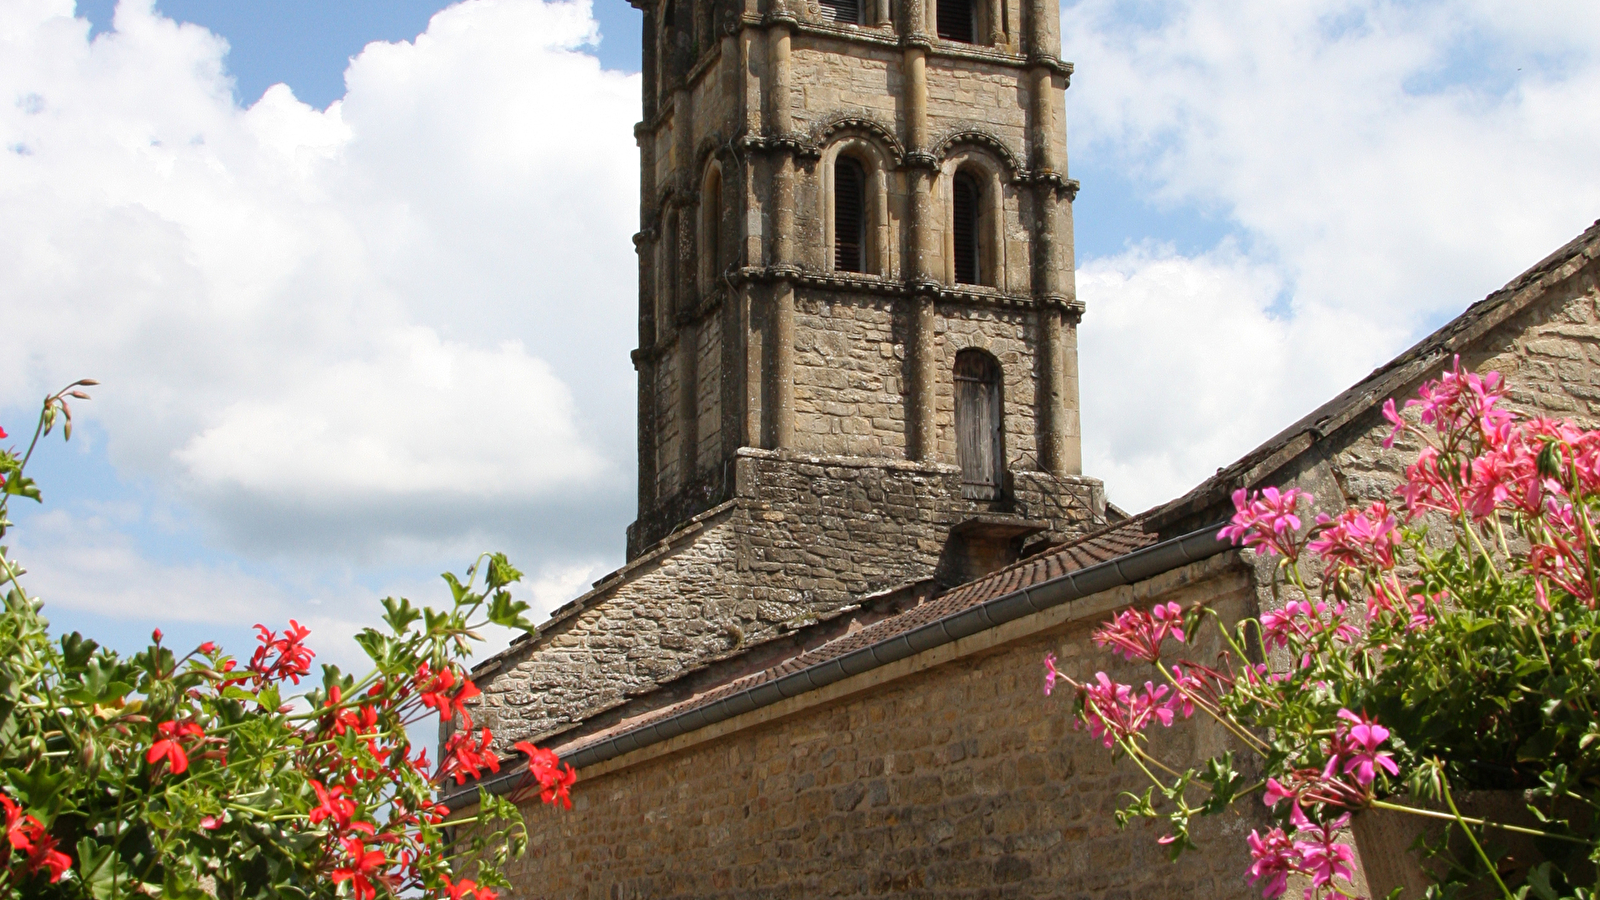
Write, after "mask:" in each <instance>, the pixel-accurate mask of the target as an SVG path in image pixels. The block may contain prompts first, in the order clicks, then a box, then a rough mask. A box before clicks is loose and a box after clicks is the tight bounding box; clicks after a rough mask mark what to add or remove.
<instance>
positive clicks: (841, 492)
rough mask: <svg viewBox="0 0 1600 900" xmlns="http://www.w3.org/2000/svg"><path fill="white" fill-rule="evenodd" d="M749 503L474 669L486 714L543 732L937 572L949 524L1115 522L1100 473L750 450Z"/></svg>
mask: <svg viewBox="0 0 1600 900" xmlns="http://www.w3.org/2000/svg"><path fill="white" fill-rule="evenodd" d="M734 477H735V491H734V499H733V500H732V501H731V502H729V503H727V504H724V505H722V506H721V507H718V508H717V509H715V510H712V511H710V512H708V513H706V514H703V515H702V516H700V517H697V519H696V520H695V521H694V522H693V523H692V524H691V526H690V527H689V528H687V529H685V530H684V532H683V533H682V534H680V535H678V536H677V537H675V538H669V539H668V540H667V541H663V542H662V544H661V545H660V546H658V547H657V548H655V549H654V550H651V551H649V552H646V553H644V554H642V555H641V556H640V557H639V558H638V559H636V560H634V561H633V562H632V563H630V564H629V565H628V566H627V567H625V568H623V569H621V570H619V571H618V572H617V573H616V574H615V575H614V576H612V577H611V578H609V579H607V580H605V581H602V582H600V585H599V587H597V588H596V589H595V590H594V591H592V592H591V593H589V594H587V595H585V596H584V597H581V598H579V599H578V600H575V601H573V602H572V603H570V604H568V605H567V606H565V607H562V608H561V609H559V610H557V611H556V613H555V615H554V616H553V618H552V620H551V621H550V622H549V623H546V625H544V626H542V631H543V634H542V635H541V637H540V638H539V639H538V640H536V641H529V642H524V643H522V644H516V645H513V646H512V647H511V648H509V649H508V650H506V651H505V652H503V653H502V654H500V655H499V656H497V657H494V658H493V659H491V660H489V661H488V662H486V663H484V664H483V665H481V666H480V667H479V668H478V669H477V670H475V673H474V677H475V679H476V680H477V681H478V684H479V686H480V687H481V688H482V689H483V692H484V696H483V701H482V704H481V706H480V708H479V710H478V712H476V713H475V716H476V717H479V718H482V719H483V720H484V724H487V725H489V726H490V727H492V728H493V729H494V730H495V734H496V736H497V737H498V738H500V739H501V740H503V741H505V742H506V743H508V744H509V743H510V742H514V741H517V740H522V739H524V738H534V739H543V738H545V737H547V736H549V735H552V734H555V733H558V732H560V731H562V730H565V729H566V728H568V727H571V726H572V725H573V724H574V723H576V722H579V721H581V720H583V719H585V718H588V717H590V716H593V715H595V714H597V713H599V712H601V711H604V710H606V709H610V708H612V707H615V706H617V705H619V704H620V703H622V702H623V701H624V700H625V699H626V698H628V697H630V696H634V695H637V694H641V693H646V692H649V691H651V690H652V689H654V688H655V686H656V685H658V684H660V683H662V682H664V681H667V680H670V679H672V678H674V677H677V676H678V675H681V674H683V673H686V672H688V671H691V670H693V669H695V668H698V667H700V666H702V665H705V664H706V663H708V662H710V661H712V660H716V659H720V658H723V657H726V656H729V655H732V654H734V653H738V652H741V651H743V650H745V649H748V648H749V647H751V646H753V645H755V644H758V643H761V642H764V641H766V640H769V639H771V638H773V637H776V636H779V635H781V634H784V633H786V630H789V629H793V628H795V627H799V625H801V624H804V623H809V622H811V621H815V620H816V619H818V618H826V617H830V616H832V615H835V614H837V612H838V611H839V609H840V608H841V607H845V606H848V605H850V604H852V603H854V602H856V601H857V600H858V599H859V598H860V597H862V596H864V595H867V594H870V593H873V592H876V591H879V590H883V589H886V588H889V587H894V586H898V585H901V584H905V583H907V582H910V581H916V580H919V579H923V578H928V577H930V576H932V575H933V574H934V573H935V571H936V570H937V569H938V567H939V564H940V561H941V555H942V554H943V552H944V550H945V545H946V539H947V538H948V535H949V531H950V528H951V527H952V526H953V525H956V524H958V523H960V522H962V521H964V520H966V519H969V518H971V517H973V516H975V515H980V514H996V513H1003V514H1010V515H1017V516H1022V517H1025V518H1031V519H1038V520H1043V521H1046V522H1048V523H1049V525H1050V528H1051V530H1052V532H1054V533H1055V534H1057V535H1069V534H1082V533H1085V532H1087V531H1090V530H1092V529H1094V528H1096V527H1098V526H1099V524H1101V523H1103V522H1104V520H1105V497H1104V494H1103V492H1102V489H1101V487H1100V485H1099V483H1098V482H1096V481H1093V480H1091V479H1083V478H1066V479H1057V478H1053V477H1051V476H1048V475H1044V474H1041V473H1031V474H1029V475H1028V476H1027V477H1025V478H1024V477H1019V479H1018V482H1019V490H1016V491H1015V492H1014V494H1013V496H1012V498H1010V499H1008V500H1003V501H970V500H962V499H961V497H960V490H959V485H958V479H959V477H960V473H959V471H958V470H957V469H955V467H953V466H942V465H937V464H932V465H930V464H915V463H906V462H898V461H893V460H883V459H877V460H871V459H867V460H864V459H851V458H841V457H803V456H800V457H792V456H782V455H779V454H777V453H774V452H772V451H758V450H743V451H740V456H739V458H738V460H737V462H736V467H735V476H734Z"/></svg>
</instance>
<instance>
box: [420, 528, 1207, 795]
mask: <svg viewBox="0 0 1600 900" xmlns="http://www.w3.org/2000/svg"><path fill="white" fill-rule="evenodd" d="M1220 527H1221V526H1220V525H1211V526H1209V527H1206V528H1202V529H1200V530H1198V531H1192V532H1190V533H1188V534H1186V535H1183V536H1181V537H1176V538H1171V539H1170V540H1165V541H1162V542H1161V543H1159V544H1152V545H1151V546H1149V547H1143V548H1140V549H1138V550H1135V551H1133V552H1132V553H1127V554H1124V555H1122V556H1119V557H1117V558H1115V559H1111V560H1107V561H1106V562H1103V563H1097V564H1095V565H1092V566H1089V567H1087V568H1083V569H1079V570H1077V571H1075V572H1068V573H1066V574H1064V575H1059V576H1057V577H1055V578H1051V579H1049V580H1047V581H1042V582H1040V583H1038V584H1036V585H1033V586H1031V587H1026V588H1023V589H1021V590H1018V591H1013V592H1011V593H1009V594H1002V595H1001V596H999V597H995V598H993V599H991V600H986V601H984V602H983V603H980V604H978V605H977V606H973V607H970V608H968V609H964V610H962V611H960V612H958V613H955V614H953V615H950V616H946V617H945V618H943V619H936V620H934V621H932V622H928V623H927V624H925V625H920V626H918V627H916V628H914V629H912V630H910V631H908V632H906V633H904V634H900V635H896V636H895V637H892V638H887V639H885V640H882V641H879V642H878V643H875V644H870V645H868V646H866V647H862V648H861V649H859V650H852V651H851V652H849V653H846V654H844V655H843V656H839V657H836V658H834V659H830V660H826V661H824V662H820V663H817V664H815V665H812V666H807V667H806V668H804V669H801V670H800V671H798V672H791V673H789V674H788V675H785V676H783V677H781V678H777V679H774V680H772V681H766V682H762V683H761V684H758V685H755V686H754V687H751V688H749V689H747V690H743V691H740V692H739V693H737V694H734V695H732V696H729V697H724V698H722V699H721V700H718V701H716V702H714V703H709V704H707V705H705V706H703V707H697V708H694V709H689V710H685V711H684V712H681V713H678V714H677V715H673V716H669V717H667V718H665V719H662V720H661V721H659V722H652V723H651V724H649V725H646V726H644V727H642V728H638V729H635V730H633V731H626V732H623V733H621V734H618V735H613V736H612V737H609V738H606V739H605V740H603V741H600V742H598V743H595V744H590V745H589V746H587V747H584V748H583V749H581V750H579V751H578V752H576V753H574V754H572V755H571V756H568V757H565V758H564V759H563V760H562V761H563V762H566V763H570V764H571V765H572V767H573V768H576V769H583V768H585V767H587V766H592V765H595V764H596V763H601V762H605V761H606V760H608V759H614V758H616V757H618V756H621V755H623V754H624V753H630V752H632V751H634V750H638V749H639V748H641V747H648V746H650V745H651V744H656V743H660V742H661V741H665V740H670V739H672V738H675V737H677V736H678V735H681V734H687V733H688V732H691V731H696V730H698V729H701V728H704V727H706V726H708V725H714V724H716V723H718V722H722V721H725V720H727V719H731V718H733V717H734V716H739V715H743V714H744V713H747V712H751V711H753V710H757V709H761V708H762V707H764V706H771V705H772V704H774V703H777V702H778V701H780V700H785V699H788V698H789V697H795V696H798V695H800V694H804V693H807V692H808V691H813V690H816V689H817V688H821V687H825V686H827V685H830V684H833V683H834V682H836V681H842V680H844V679H846V678H849V677H850V676H852V675H859V674H861V673H862V672H868V671H871V670H872V669H876V668H878V667H879V666H886V665H888V664H889V663H892V662H897V661H899V660H902V659H905V658H906V657H909V656H915V655H916V654H918V653H922V652H923V651H926V650H932V649H933V648H935V647H940V646H943V645H945V644H950V643H954V642H956V641H958V640H960V639H962V638H964V637H970V636H971V635H974V634H977V633H979V632H981V631H987V630H989V629H991V628H996V627H998V626H1000V625H1003V624H1005V623H1006V622H1010V621H1013V620H1015V619H1020V618H1022V617H1023V616H1027V615H1031V614H1033V613H1036V612H1043V611H1044V610H1047V609H1050V608H1052V607H1056V606H1060V605H1061V604H1063V603H1068V602H1071V601H1073V600H1077V599H1079V598H1082V597H1088V596H1092V595H1094V594H1099V593H1102V592H1104V591H1108V590H1111V589H1112V588H1117V587H1122V586H1123V585H1128V584H1133V583H1134V582H1138V581H1143V580H1144V579H1146V578H1151V577H1154V576H1156V575H1159V574H1161V573H1162V572H1166V571H1169V570H1171V569H1175V568H1177V567H1179V566H1182V565H1187V564H1189V563H1193V562H1199V561H1200V560H1202V559H1207V558H1209V557H1212V556H1216V555H1217V554H1219V553H1222V552H1223V551H1225V550H1231V549H1233V544H1231V543H1229V542H1227V541H1222V540H1218V539H1217V530H1218V528H1220ZM522 775H523V772H522V770H521V769H520V768H519V769H518V770H517V771H515V772H507V773H505V774H503V775H497V776H495V777H494V778H490V779H487V780H482V781H479V782H477V786H478V787H481V788H483V789H485V790H488V791H489V792H490V793H491V794H503V793H505V792H506V791H508V790H510V789H511V788H512V786H514V785H515V784H516V783H517V782H518V781H520V780H521V779H522ZM476 802H477V792H475V791H460V792H458V793H456V794H452V795H450V796H448V797H446V798H445V799H444V803H445V805H447V806H449V807H450V809H451V810H452V811H455V810H459V809H462V808H464V807H467V806H470V805H472V804H473V803H476Z"/></svg>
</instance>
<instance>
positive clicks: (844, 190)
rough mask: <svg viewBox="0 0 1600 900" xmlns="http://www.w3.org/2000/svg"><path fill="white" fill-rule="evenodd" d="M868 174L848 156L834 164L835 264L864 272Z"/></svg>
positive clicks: (844, 269)
mask: <svg viewBox="0 0 1600 900" xmlns="http://www.w3.org/2000/svg"><path fill="white" fill-rule="evenodd" d="M866 207H867V173H866V170H864V169H863V168H862V167H861V163H860V162H857V161H856V160H854V159H851V158H850V157H848V156H841V157H839V160H838V162H836V163H834V164H833V267H834V268H835V269H837V270H839V271H841V272H861V271H864V266H863V265H862V263H863V262H864V260H865V258H866V243H867V215H866V214H867V208H866Z"/></svg>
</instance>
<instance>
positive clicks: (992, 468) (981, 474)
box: [955, 350, 1005, 500]
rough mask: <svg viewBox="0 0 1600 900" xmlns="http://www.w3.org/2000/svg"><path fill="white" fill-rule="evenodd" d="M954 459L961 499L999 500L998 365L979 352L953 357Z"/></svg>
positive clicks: (1001, 458) (1001, 446)
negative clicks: (954, 387)
mask: <svg viewBox="0 0 1600 900" xmlns="http://www.w3.org/2000/svg"><path fill="white" fill-rule="evenodd" d="M955 382H956V385H955V386H956V458H957V460H958V462H959V463H960V464H961V496H963V497H965V498H967V499H969V500H996V499H999V497H1000V494H1001V490H1002V485H1003V475H1004V473H1003V471H1002V462H1003V461H1004V459H1005V444H1004V435H1003V433H1002V430H1001V405H1000V364H999V363H998V362H995V359H994V357H992V356H990V355H989V354H987V353H984V352H983V351H982V350H963V351H961V352H960V353H958V354H956V370H955Z"/></svg>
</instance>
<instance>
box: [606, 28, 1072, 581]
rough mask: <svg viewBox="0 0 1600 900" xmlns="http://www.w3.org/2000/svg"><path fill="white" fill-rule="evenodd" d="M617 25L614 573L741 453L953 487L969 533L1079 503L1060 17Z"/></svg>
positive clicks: (718, 487)
mask: <svg viewBox="0 0 1600 900" xmlns="http://www.w3.org/2000/svg"><path fill="white" fill-rule="evenodd" d="M634 5H635V6H636V7H638V8H640V9H641V10H642V11H643V13H644V121H643V122H641V123H640V124H639V126H638V127H637V129H636V131H635V133H636V135H637V137H638V141H639V147H640V155H641V163H642V166H641V174H642V178H641V182H640V197H641V206H642V209H641V215H640V218H641V227H640V231H639V234H638V236H637V238H636V243H637V246H638V251H639V312H640V318H639V349H638V350H637V351H636V352H635V354H634V363H635V365H636V367H637V369H638V373H639V518H638V521H637V522H636V523H635V525H634V526H633V528H632V529H631V530H630V541H629V557H630V558H633V557H635V556H637V555H638V554H639V553H640V552H642V550H643V549H644V548H646V547H648V546H649V545H651V544H652V543H654V542H655V541H657V540H659V539H660V538H662V537H663V536H665V535H666V534H668V533H670V532H671V531H672V530H673V529H674V528H677V527H679V526H681V525H682V524H683V523H684V522H685V521H686V520H688V519H689V518H690V517H691V516H693V515H695V514H696V513H699V512H701V511H703V510H705V509H709V508H711V507H713V506H715V505H717V504H719V503H721V502H724V501H726V500H727V499H729V498H730V497H732V496H733V495H734V493H735V492H736V490H737V488H736V485H735V484H733V479H734V477H735V472H734V469H735V466H734V461H735V460H736V459H737V458H738V456H739V453H740V451H741V449H744V448H760V449H765V450H770V451H775V452H777V453H778V454H787V455H820V456H840V457H851V458H859V459H882V460H893V461H897V462H907V463H925V464H932V465H933V466H935V467H936V466H938V465H939V464H949V465H954V466H957V467H959V469H960V471H961V475H960V478H959V484H958V485H956V486H955V488H956V493H957V494H959V496H958V497H952V498H950V499H951V500H959V499H965V500H968V501H971V509H972V511H973V512H975V513H976V512H980V511H994V510H1002V509H1003V510H1005V511H1008V512H1009V511H1016V507H1017V500H1018V494H1017V491H1018V490H1019V488H1020V489H1021V490H1022V491H1024V492H1025V493H1026V492H1028V491H1042V492H1044V493H1061V492H1065V493H1067V494H1077V493H1081V488H1082V487H1083V484H1082V483H1081V482H1080V481H1079V480H1077V479H1076V478H1075V476H1078V475H1080V474H1081V469H1080V452H1079V432H1078V379H1077V341H1076V333H1077V325H1078V320H1079V317H1080V315H1081V313H1082V310H1083V306H1082V304H1081V303H1080V302H1079V301H1078V300H1077V298H1076V296H1075V290H1074V284H1073V273H1072V205H1071V201H1072V198H1073V195H1074V193H1075V191H1076V187H1077V185H1076V183H1075V182H1073V181H1071V180H1070V179H1068V178H1066V174H1065V173H1066V147H1065V144H1066V131H1065V127H1064V122H1063V98H1064V92H1065V89H1066V86H1067V81H1068V79H1069V77H1070V75H1071V72H1072V68H1071V66H1070V65H1069V64H1066V63H1063V62H1062V61H1061V60H1060V59H1059V38H1058V31H1059V8H1058V6H1057V4H1056V3H1055V2H1052V0H821V2H818V0H634ZM1019 479H1020V481H1021V482H1023V483H1021V484H1019ZM1029 512H1030V513H1032V514H1033V515H1035V516H1038V515H1042V514H1043V511H1042V510H1031V511H1029Z"/></svg>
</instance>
